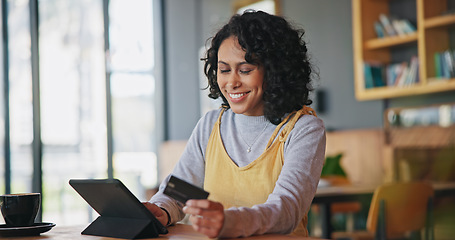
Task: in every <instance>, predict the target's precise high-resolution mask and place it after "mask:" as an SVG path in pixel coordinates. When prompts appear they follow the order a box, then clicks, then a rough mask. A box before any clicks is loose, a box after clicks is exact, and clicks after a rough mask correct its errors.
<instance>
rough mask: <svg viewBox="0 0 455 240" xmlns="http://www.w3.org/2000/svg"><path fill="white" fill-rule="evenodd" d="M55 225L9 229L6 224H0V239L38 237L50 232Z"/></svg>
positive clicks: (45, 224)
mask: <svg viewBox="0 0 455 240" xmlns="http://www.w3.org/2000/svg"><path fill="white" fill-rule="evenodd" d="M54 226H55V223H34V224H33V225H32V226H27V227H11V226H8V225H6V224H0V237H24V236H38V235H40V234H41V233H44V232H47V231H49V230H51V228H53V227H54Z"/></svg>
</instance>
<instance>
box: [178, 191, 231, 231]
mask: <svg viewBox="0 0 455 240" xmlns="http://www.w3.org/2000/svg"><path fill="white" fill-rule="evenodd" d="M183 212H184V213H186V214H191V216H190V221H191V223H192V225H193V228H194V230H196V231H198V232H200V233H202V234H205V235H207V236H208V237H210V238H215V237H218V235H219V234H220V231H221V228H222V227H223V224H224V207H223V205H222V204H221V203H219V202H213V201H210V200H205V199H204V200H195V199H192V200H188V201H187V202H186V204H185V207H184V208H183Z"/></svg>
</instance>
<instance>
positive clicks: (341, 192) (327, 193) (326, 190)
mask: <svg viewBox="0 0 455 240" xmlns="http://www.w3.org/2000/svg"><path fill="white" fill-rule="evenodd" d="M376 187H377V186H362V185H344V186H332V187H321V188H318V189H317V190H316V194H315V196H314V199H313V202H312V203H313V204H318V205H319V206H320V209H321V229H322V236H321V237H322V238H326V239H330V238H331V235H332V232H333V227H332V224H331V218H332V213H331V212H330V206H331V204H332V203H336V202H348V201H362V202H364V201H367V202H370V201H371V198H372V196H373V193H374V190H375V189H376ZM433 188H434V194H435V198H440V197H445V196H455V182H450V183H433Z"/></svg>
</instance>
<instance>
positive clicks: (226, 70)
mask: <svg viewBox="0 0 455 240" xmlns="http://www.w3.org/2000/svg"><path fill="white" fill-rule="evenodd" d="M229 71H230V70H229V69H225V70H224V69H220V73H227V72H229Z"/></svg>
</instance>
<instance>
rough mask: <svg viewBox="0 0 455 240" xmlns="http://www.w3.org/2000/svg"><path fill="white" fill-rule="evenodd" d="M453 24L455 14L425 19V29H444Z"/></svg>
mask: <svg viewBox="0 0 455 240" xmlns="http://www.w3.org/2000/svg"><path fill="white" fill-rule="evenodd" d="M453 24H455V14H452V15H445V16H438V17H432V18H428V19H425V22H424V27H425V28H436V27H445V26H449V25H453Z"/></svg>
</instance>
